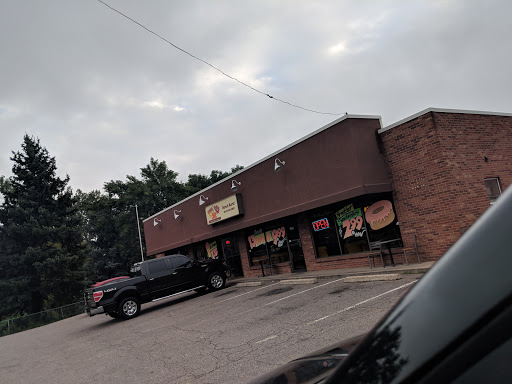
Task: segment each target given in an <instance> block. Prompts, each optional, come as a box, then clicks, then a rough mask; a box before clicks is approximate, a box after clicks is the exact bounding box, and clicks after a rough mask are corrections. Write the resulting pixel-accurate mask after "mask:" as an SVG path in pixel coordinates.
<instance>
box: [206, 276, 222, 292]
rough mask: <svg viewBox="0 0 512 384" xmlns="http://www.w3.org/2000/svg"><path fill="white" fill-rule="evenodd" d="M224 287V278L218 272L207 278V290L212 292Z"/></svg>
mask: <svg viewBox="0 0 512 384" xmlns="http://www.w3.org/2000/svg"><path fill="white" fill-rule="evenodd" d="M225 285H226V278H225V277H224V275H223V274H221V273H220V272H213V273H212V274H211V275H210V276H208V288H210V289H211V290H212V291H216V290H218V289H221V288H224V286H225Z"/></svg>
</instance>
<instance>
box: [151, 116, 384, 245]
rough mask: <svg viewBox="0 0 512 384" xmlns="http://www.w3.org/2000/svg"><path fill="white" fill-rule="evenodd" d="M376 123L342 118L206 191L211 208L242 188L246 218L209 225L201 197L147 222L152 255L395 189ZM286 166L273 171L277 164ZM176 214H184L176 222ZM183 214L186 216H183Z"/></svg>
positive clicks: (376, 121)
mask: <svg viewBox="0 0 512 384" xmlns="http://www.w3.org/2000/svg"><path fill="white" fill-rule="evenodd" d="M379 128H380V120H379V119H377V118H353V117H347V118H344V119H341V120H340V121H338V122H337V123H336V124H334V125H332V126H330V127H328V128H326V129H324V130H322V131H320V132H318V133H316V134H314V135H312V136H310V137H308V138H306V139H305V140H303V141H301V142H298V143H297V144H295V145H293V146H291V147H288V148H286V149H284V150H283V151H281V152H280V153H278V154H276V155H275V156H272V157H269V158H267V159H266V160H264V161H262V162H260V163H258V164H256V165H254V166H251V167H250V168H249V169H246V170H244V171H243V172H241V173H239V174H237V175H234V176H233V177H231V178H229V179H226V180H225V181H224V182H221V183H220V184H218V185H216V186H214V187H212V188H210V189H207V190H204V191H202V192H201V194H202V195H204V196H205V197H208V204H213V203H215V202H217V201H220V200H223V199H225V198H227V197H228V196H230V195H232V194H233V192H232V191H231V182H232V180H236V181H237V182H239V183H240V185H239V186H238V190H237V193H240V195H241V197H242V200H243V206H244V214H243V215H240V216H238V217H234V218H231V219H228V220H226V221H223V222H219V223H217V224H214V225H207V223H206V216H205V210H204V206H200V205H199V196H195V197H193V198H190V199H188V200H185V201H183V202H181V203H180V204H178V205H177V206H175V207H173V208H171V209H168V210H166V211H164V212H162V213H160V214H158V215H157V217H156V218H158V220H161V221H157V222H156V224H157V225H154V218H150V219H147V220H145V222H144V232H145V237H146V246H147V252H148V255H154V254H156V253H161V252H165V251H167V250H169V249H173V248H178V247H182V246H185V245H188V244H192V243H196V242H198V241H202V240H206V239H209V238H213V237H217V236H220V235H222V234H225V233H229V232H235V231H238V230H240V229H243V228H247V227H250V226H254V225H258V224H261V223H264V222H269V221H271V220H276V219H279V218H281V217H284V216H289V215H293V214H297V213H300V212H303V211H307V210H309V209H313V208H316V207H319V206H323V205H327V204H331V203H334V202H338V201H342V200H345V199H348V198H351V197H354V196H359V195H363V194H368V193H378V192H385V191H390V190H391V179H390V176H389V172H388V169H387V166H386V163H385V160H384V157H383V155H382V153H380V152H379V148H378V146H377V140H376V131H377V130H378V129H379ZM277 157H279V159H281V160H283V161H285V163H286V164H285V165H284V166H283V167H282V169H281V170H280V172H274V160H275V158H277ZM174 211H176V214H178V215H179V217H178V218H177V219H175V218H174ZM178 211H181V212H178Z"/></svg>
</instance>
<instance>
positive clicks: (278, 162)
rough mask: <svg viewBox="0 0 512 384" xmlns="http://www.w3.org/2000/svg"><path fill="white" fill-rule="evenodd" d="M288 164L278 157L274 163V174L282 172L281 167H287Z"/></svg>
mask: <svg viewBox="0 0 512 384" xmlns="http://www.w3.org/2000/svg"><path fill="white" fill-rule="evenodd" d="M285 164H286V162H284V161H281V160H279V159H278V158H277V157H276V159H275V161H274V172H279V171H280V170H281V167H282V166H283V165H285Z"/></svg>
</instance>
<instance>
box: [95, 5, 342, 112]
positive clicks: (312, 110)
mask: <svg viewBox="0 0 512 384" xmlns="http://www.w3.org/2000/svg"><path fill="white" fill-rule="evenodd" d="M98 2H100V3H101V4H103V5H104V6H106V7H108V8H110V9H111V10H113V11H114V12H117V13H118V14H119V15H121V16H123V17H125V18H126V19H128V20H130V21H131V22H133V23H135V24H137V25H138V26H139V27H141V28H142V29H145V30H146V31H147V32H149V33H151V34H153V35H155V36H156V37H158V38H159V39H161V40H163V41H165V42H166V43H168V44H169V45H171V46H173V47H174V48H176V49H177V50H179V51H181V52H183V53H185V54H186V55H189V56H190V57H192V58H193V59H196V60H198V61H200V62H201V63H203V64H206V65H208V66H209V67H211V68H213V69H215V70H216V71H218V72H220V73H222V74H223V75H224V76H226V77H228V78H230V79H231V80H234V81H237V82H238V83H240V84H242V85H244V86H246V87H247V88H250V89H252V90H253V91H255V92H258V93H260V94H262V95H265V96H268V97H269V98H270V99H273V100H276V101H279V102H281V103H283V104H288V105H289V106H291V107H294V108H299V109H302V110H304V111H308V112H313V113H318V114H322V115H334V116H339V115H342V113H331V112H320V111H315V110H314V109H309V108H304V107H301V106H300V105H297V104H293V103H290V102H288V101H285V100H282V99H279V98H277V97H274V96H271V95H269V94H268V93H265V92H262V91H260V90H259V89H256V88H254V87H252V86H250V85H249V84H247V83H244V82H243V81H241V80H238V79H237V78H236V77H233V76H231V75H229V74H227V73H225V72H224V71H222V70H221V69H219V68H217V67H216V66H214V65H212V64H210V63H209V62H207V61H206V60H203V59H201V58H199V57H197V56H195V55H193V54H192V53H190V52H188V51H186V50H184V49H183V48H181V47H179V46H177V45H176V44H174V43H172V42H171V41H169V40H167V39H166V38H165V37H163V36H160V35H159V34H158V33H156V32H154V31H152V30H151V29H149V28H147V27H145V26H144V25H142V24H141V23H139V22H138V21H137V20H134V19H132V18H131V17H130V16H127V15H125V14H124V13H123V12H121V11H119V10H117V9H115V8H114V7H112V6H110V5H108V4H107V3H105V2H103V1H102V0H98Z"/></svg>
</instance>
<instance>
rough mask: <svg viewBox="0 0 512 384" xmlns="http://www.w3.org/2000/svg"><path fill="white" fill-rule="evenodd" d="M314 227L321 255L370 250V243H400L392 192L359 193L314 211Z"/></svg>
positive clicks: (312, 221) (312, 226) (316, 244)
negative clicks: (354, 196) (352, 197)
mask: <svg viewBox="0 0 512 384" xmlns="http://www.w3.org/2000/svg"><path fill="white" fill-rule="evenodd" d="M310 219H311V230H312V233H313V240H314V244H315V249H316V255H317V257H319V258H323V257H329V256H338V255H345V254H352V253H361V252H368V251H369V250H370V248H369V242H374V241H380V242H383V241H384V242H390V245H391V246H396V245H399V244H400V242H401V236H400V231H399V228H398V225H397V219H396V216H395V212H394V208H393V202H392V198H391V194H390V193H385V194H375V195H366V196H360V197H357V198H354V199H351V200H347V201H344V202H342V203H340V204H334V205H331V206H329V207H324V208H322V209H320V210H316V211H313V212H312V214H311V215H310Z"/></svg>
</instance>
